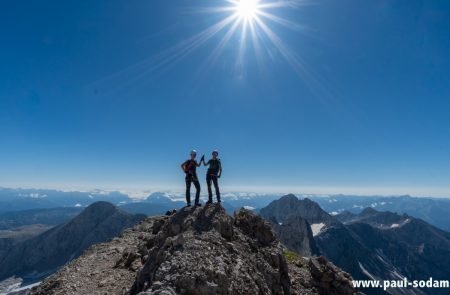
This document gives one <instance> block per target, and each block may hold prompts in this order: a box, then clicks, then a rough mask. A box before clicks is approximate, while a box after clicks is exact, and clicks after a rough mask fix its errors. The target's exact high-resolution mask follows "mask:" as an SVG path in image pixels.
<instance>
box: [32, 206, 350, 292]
mask: <svg viewBox="0 0 450 295" xmlns="http://www.w3.org/2000/svg"><path fill="white" fill-rule="evenodd" d="M356 293H357V291H356V290H355V289H353V288H352V287H351V278H350V276H349V275H348V274H346V273H344V272H342V271H341V270H339V269H338V268H336V267H335V266H334V265H332V264H331V263H330V262H328V261H327V260H326V259H325V258H323V257H319V258H308V259H306V258H303V257H301V256H299V255H298V254H295V253H294V252H289V251H287V250H286V248H285V247H284V246H283V245H282V244H281V243H280V242H279V241H278V239H277V238H276V237H275V234H274V233H273V231H272V229H271V226H270V224H269V223H268V222H266V221H264V220H263V219H262V218H261V217H259V216H257V215H255V214H253V213H251V212H250V211H248V210H244V209H242V210H240V211H239V212H238V213H235V214H234V216H230V215H227V214H226V212H225V210H224V209H223V208H222V207H220V206H218V205H212V204H211V205H207V206H205V207H200V208H195V207H194V208H183V209H181V210H180V211H178V212H177V213H175V214H172V215H171V216H160V217H152V218H147V219H145V220H143V221H141V222H140V223H139V224H138V225H136V226H135V227H133V228H131V229H127V230H125V231H124V232H122V234H121V235H120V236H119V237H117V238H114V239H113V240H112V241H111V242H108V243H103V244H98V245H95V246H93V247H91V248H90V249H89V250H88V251H86V252H85V253H84V254H83V255H82V256H81V257H79V258H78V259H76V260H74V261H72V262H71V263H69V264H67V265H66V266H65V267H64V268H62V269H61V270H60V271H59V272H57V273H56V274H55V275H53V276H51V277H49V278H48V279H47V280H45V281H44V282H43V283H42V284H41V285H40V286H38V287H35V288H34V289H32V291H31V292H30V294H35V295H37V294H39V295H44V294H45V295H48V294H62V295H63V294H140V295H144V294H145V295H150V294H356Z"/></svg>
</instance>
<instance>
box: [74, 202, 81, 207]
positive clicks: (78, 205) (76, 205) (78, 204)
mask: <svg viewBox="0 0 450 295" xmlns="http://www.w3.org/2000/svg"><path fill="white" fill-rule="evenodd" d="M75 207H83V205H81V204H80V203H77V204H75Z"/></svg>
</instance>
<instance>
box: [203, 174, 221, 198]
mask: <svg viewBox="0 0 450 295" xmlns="http://www.w3.org/2000/svg"><path fill="white" fill-rule="evenodd" d="M211 182H212V183H213V184H214V189H215V191H216V197H217V202H219V203H220V190H219V181H218V177H217V175H215V174H207V175H206V184H207V185H208V202H212V189H211Z"/></svg>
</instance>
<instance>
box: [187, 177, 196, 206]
mask: <svg viewBox="0 0 450 295" xmlns="http://www.w3.org/2000/svg"><path fill="white" fill-rule="evenodd" d="M185 180H186V203H187V204H188V205H190V204H191V185H192V184H194V186H195V205H198V204H199V202H200V182H198V178H197V175H192V174H188V175H186V179H185Z"/></svg>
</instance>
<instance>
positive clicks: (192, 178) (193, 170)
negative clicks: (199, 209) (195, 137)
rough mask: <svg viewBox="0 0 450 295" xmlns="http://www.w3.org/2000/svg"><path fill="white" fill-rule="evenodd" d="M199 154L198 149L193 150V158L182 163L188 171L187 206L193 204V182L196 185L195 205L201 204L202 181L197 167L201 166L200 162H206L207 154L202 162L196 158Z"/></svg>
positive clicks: (186, 171)
mask: <svg viewBox="0 0 450 295" xmlns="http://www.w3.org/2000/svg"><path fill="white" fill-rule="evenodd" d="M196 156H197V151H196V150H192V151H191V158H190V159H189V160H187V161H186V162H184V163H183V164H181V169H182V170H183V171H184V173H186V178H185V180H186V203H187V206H188V207H190V206H191V184H192V183H193V184H194V186H195V190H196V192H195V203H194V204H195V206H201V204H200V182H199V181H198V177H197V167H199V166H200V163H201V162H202V161H203V162H205V156H203V157H202V159H201V160H200V163H198V162H197V161H196V160H195V157H196Z"/></svg>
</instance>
